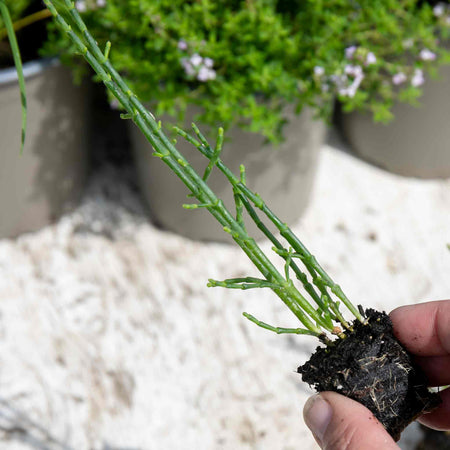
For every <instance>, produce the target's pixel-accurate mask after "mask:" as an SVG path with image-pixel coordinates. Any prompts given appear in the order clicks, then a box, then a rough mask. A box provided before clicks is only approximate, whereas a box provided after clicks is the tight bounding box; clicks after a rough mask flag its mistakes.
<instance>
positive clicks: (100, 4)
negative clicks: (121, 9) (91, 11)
mask: <svg viewBox="0 0 450 450" xmlns="http://www.w3.org/2000/svg"><path fill="white" fill-rule="evenodd" d="M97 6H98V7H99V8H104V7H105V6H106V0H97Z"/></svg>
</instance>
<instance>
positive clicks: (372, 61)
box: [366, 52, 377, 66]
mask: <svg viewBox="0 0 450 450" xmlns="http://www.w3.org/2000/svg"><path fill="white" fill-rule="evenodd" d="M376 62H377V57H376V56H375V54H374V53H372V52H369V53H367V56H366V66H370V65H371V64H375V63H376Z"/></svg>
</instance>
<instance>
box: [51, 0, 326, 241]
mask: <svg viewBox="0 0 450 450" xmlns="http://www.w3.org/2000/svg"><path fill="white" fill-rule="evenodd" d="M287 3H289V5H290V8H294V9H298V6H296V5H297V3H298V2H295V1H292V2H281V1H269V2H267V1H261V0H257V1H253V2H245V1H238V2H236V1H225V2H209V1H204V0H202V1H198V2H185V1H183V0H175V1H168V0H164V1H159V2H153V1H151V0H143V1H139V2H123V1H120V0H112V1H108V2H106V4H105V5H104V6H103V7H101V8H99V7H98V5H97V4H96V3H95V2H89V1H86V2H76V3H75V5H76V6H77V9H78V11H79V12H80V13H81V15H82V17H83V19H84V20H85V21H86V23H87V24H88V26H89V27H90V29H92V31H93V33H94V34H95V35H96V39H97V40H98V42H99V43H100V45H105V44H106V41H107V40H108V39H110V38H113V39H114V41H115V42H117V46H116V47H115V48H114V49H113V51H112V52H111V55H110V58H111V61H113V63H114V65H115V66H116V67H117V68H118V70H119V71H120V72H121V73H123V74H124V75H125V76H126V79H127V80H128V81H129V82H130V85H131V86H132V88H133V89H134V90H135V91H136V92H137V93H138V95H139V97H140V98H141V99H142V101H144V102H147V104H151V105H153V106H154V107H155V111H156V114H157V116H158V117H159V118H161V119H163V121H164V122H165V123H172V124H177V125H179V126H184V125H186V124H190V123H191V122H192V121H194V120H195V121H196V122H198V123H199V125H200V127H201V128H202V130H203V131H204V132H205V134H206V135H208V134H209V131H208V130H210V129H215V128H216V125H217V124H218V123H220V124H223V125H224V128H225V130H226V131H227V132H226V136H227V139H226V141H225V143H224V146H225V151H224V153H223V158H224V160H225V161H226V162H227V164H229V165H230V166H231V167H232V168H233V169H238V167H239V163H240V162H243V163H246V162H249V163H250V164H249V171H250V174H249V175H250V176H252V179H253V180H254V183H255V185H256V188H257V190H258V192H261V193H262V194H264V196H266V197H267V196H269V198H271V199H272V201H273V202H274V203H276V204H277V205H278V206H277V207H278V210H279V212H280V213H281V214H283V215H284V216H285V217H287V220H288V221H289V222H292V221H294V220H296V219H297V218H298V217H299V215H300V214H301V212H302V211H303V209H304V207H305V205H306V203H307V199H308V197H309V193H310V190H311V187H312V181H313V177H314V172H315V167H316V163H317V157H318V151H319V149H320V147H321V145H322V143H323V140H324V134H325V133H324V132H325V125H324V122H323V121H322V120H314V119H315V118H314V116H315V112H314V111H313V110H312V109H310V108H308V107H304V108H302V106H304V105H306V104H307V103H308V100H307V99H308V98H311V89H309V88H308V86H307V83H304V82H302V81H301V80H302V79H304V78H307V74H309V73H311V70H310V69H311V67H313V65H314V64H313V61H307V62H306V60H305V59H304V55H303V53H302V51H301V48H302V45H301V39H302V34H301V33H299V31H298V24H297V23H296V19H294V18H293V16H292V15H291V11H290V10H289V8H286V4H287ZM47 48H48V51H49V52H51V53H55V52H59V54H62V57H63V58H65V59H69V58H70V55H72V52H71V50H72V48H70V47H68V46H67V40H65V39H62V38H61V35H60V32H59V31H57V32H55V33H54V35H53V37H52V39H51V40H50V44H49V45H48V47H47ZM302 61H304V62H302ZM77 70H78V69H77ZM300 110H301V113H300ZM131 137H132V141H133V143H134V151H135V158H136V162H137V172H138V175H139V180H140V184H141V189H142V192H143V195H144V197H145V199H146V200H147V203H148V206H149V208H150V211H151V214H152V216H153V218H154V220H155V222H157V223H159V224H161V225H163V226H164V227H166V228H168V229H171V230H174V231H177V232H179V233H181V234H183V235H185V236H188V237H191V238H199V239H207V240H208V239H214V240H223V239H224V237H223V235H222V234H221V233H220V232H219V233H218V232H217V231H215V227H214V224H213V222H212V221H211V219H210V218H209V217H208V215H206V214H205V213H204V212H202V211H199V212H198V214H195V215H191V214H188V213H187V212H186V211H180V210H179V208H177V207H176V205H177V204H179V202H180V201H182V200H183V199H184V189H183V186H182V185H181V184H180V183H179V182H178V181H177V180H176V178H174V177H173V175H172V174H170V173H169V172H165V171H164V170H163V171H161V170H160V167H159V166H158V165H157V164H155V162H154V161H153V160H152V159H151V158H149V156H148V151H147V146H148V144H147V143H146V141H145V139H143V137H142V136H141V135H140V134H139V133H137V132H136V131H135V129H134V128H132V129H131ZM231 143H232V144H231ZM179 145H181V146H182V147H183V151H187V152H190V154H191V155H192V156H193V157H194V158H197V160H194V166H195V167H197V168H198V169H200V168H201V167H202V166H201V165H202V164H203V162H202V161H201V159H200V158H198V157H197V155H196V154H195V153H194V152H192V149H191V148H190V147H189V146H188V145H187V144H185V143H183V142H180V144H179ZM211 183H212V186H213V187H214V189H215V190H217V191H218V192H219V193H220V194H225V192H226V184H225V183H224V182H223V181H222V180H221V179H220V178H219V179H217V177H216V176H215V175H213V176H212V178H211ZM225 202H226V203H227V204H230V203H231V202H232V195H230V194H228V193H226V194H225ZM292 205H294V206H292Z"/></svg>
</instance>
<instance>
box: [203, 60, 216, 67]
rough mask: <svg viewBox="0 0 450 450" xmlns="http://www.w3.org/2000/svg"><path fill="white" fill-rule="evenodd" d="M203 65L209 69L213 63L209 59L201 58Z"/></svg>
mask: <svg viewBox="0 0 450 450" xmlns="http://www.w3.org/2000/svg"><path fill="white" fill-rule="evenodd" d="M203 64H204V65H205V66H206V67H209V68H210V69H211V68H212V66H213V65H214V61H213V60H212V59H211V58H203Z"/></svg>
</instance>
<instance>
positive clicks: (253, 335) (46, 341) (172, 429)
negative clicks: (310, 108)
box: [0, 138, 450, 450]
mask: <svg viewBox="0 0 450 450" xmlns="http://www.w3.org/2000/svg"><path fill="white" fill-rule="evenodd" d="M331 142H332V143H331V144H330V145H328V146H325V147H324V148H323V152H322V155H321V159H320V166H319V172H318V176H317V183H316V186H315V190H314V193H313V198H312V201H311V204H310V207H309V209H308V210H307V212H306V214H305V215H304V217H303V218H302V220H301V221H300V222H299V223H296V224H294V226H293V228H294V231H295V232H296V233H297V234H298V235H299V236H300V237H301V238H302V240H303V241H304V243H305V244H306V245H307V246H308V248H309V249H310V250H311V251H312V252H313V253H314V254H315V255H316V256H317V257H318V259H319V261H321V262H322V265H323V266H324V267H325V269H326V270H327V271H329V273H330V274H331V275H332V276H333V278H334V279H336V280H338V281H339V283H340V284H341V286H342V287H343V289H344V291H345V292H346V293H347V295H348V296H349V297H350V298H351V299H353V300H354V301H355V302H358V303H361V304H362V305H364V306H372V307H376V308H379V309H382V310H386V311H390V310H391V309H393V308H394V307H396V306H398V305H403V304H407V303H412V302H421V301H426V300H435V299H444V298H448V297H449V292H450V277H449V276H448V275H449V273H450V252H449V251H448V249H447V247H446V244H447V243H448V242H450V226H449V220H448V219H449V212H448V211H449V210H450V180H428V181H427V180H416V179H407V178H402V177H398V176H395V175H392V174H388V173H386V172H384V171H381V170H379V169H377V168H374V167H372V166H369V165H368V164H366V163H364V162H361V161H359V160H357V159H355V158H353V157H352V156H350V155H348V154H346V153H345V152H343V151H341V150H338V149H337V147H342V143H339V142H338V141H337V140H336V138H335V139H333V140H332V141H331ZM132 178H133V175H132V173H131V172H130V169H129V168H127V167H126V166H125V167H123V166H122V167H121V168H118V167H117V166H114V165H104V166H102V167H101V168H100V169H99V170H97V172H96V173H95V175H94V176H93V177H92V179H91V182H90V184H89V186H88V189H87V192H86V194H85V196H84V199H83V201H82V203H81V204H80V206H79V207H78V208H77V209H76V210H75V211H73V212H72V213H71V214H68V215H66V216H64V217H63V218H62V219H61V220H59V221H58V222H57V223H55V224H54V225H52V226H49V227H47V228H45V229H43V230H41V231H39V232H36V233H31V234H28V235H24V236H21V237H20V238H18V239H15V240H0V298H1V303H0V337H1V339H0V447H1V448H5V449H8V450H19V449H20V450H25V449H51V450H62V449H67V450H69V449H70V450H84V449H85V450H152V449H159V448H165V449H168V450H172V449H173V450H178V449H189V450H190V449H230V450H231V449H233V450H237V449H239V450H241V449H242V450H244V449H258V450H259V449H270V450H277V449H280V450H281V449H282V450H288V449H292V450H293V449H298V448H301V449H303V450H308V449H316V448H317V446H316V444H315V443H314V440H313V438H312V437H311V435H310V434H309V432H308V431H307V429H306V427H305V425H304V423H303V420H302V418H301V409H302V405H303V404H304V402H305V400H306V398H307V397H308V396H309V395H310V394H311V390H310V389H309V387H308V386H307V385H305V384H303V383H302V382H301V380H300V378H299V376H298V375H297V374H296V373H295V370H296V367H297V366H298V365H299V364H301V363H303V362H304V361H305V360H306V359H307V358H308V355H309V354H310V353H311V351H312V350H313V349H314V348H315V346H316V342H315V340H314V339H313V338H310V337H306V336H302V337H292V336H276V335H273V334H271V333H269V332H265V331H264V330H262V329H260V328H258V327H256V326H254V325H253V324H251V323H249V322H247V321H245V319H243V318H242V316H241V313H242V311H248V312H250V313H254V314H255V315H256V316H258V317H259V318H260V319H261V320H265V321H268V322H269V323H274V324H276V325H280V326H295V321H293V318H292V317H291V314H290V313H289V311H287V309H286V308H285V307H284V305H282V304H281V302H280V301H279V300H278V299H277V298H276V297H275V296H274V295H273V294H272V293H271V292H269V291H262V290H258V291H247V292H245V293H243V292H242V291H226V290H222V289H219V288H216V289H209V288H207V287H206V282H207V279H208V278H216V279H223V278H228V277H236V276H245V275H252V274H255V270H254V269H253V268H252V266H251V264H250V263H249V262H248V261H247V260H246V257H245V255H244V254H243V253H242V252H241V251H240V250H239V249H238V248H233V247H231V246H227V245H223V244H214V243H198V242H193V241H190V240H187V239H184V238H182V237H180V236H176V235H174V234H171V233H168V232H165V231H163V230H159V229H157V228H155V227H154V226H153V225H152V224H151V223H149V221H148V220H147V218H146V215H145V211H144V209H143V207H142V205H141V202H140V199H139V196H138V194H137V192H136V190H135V189H134V187H133V184H132V183H131V182H130V179H132ZM250 184H251V180H250ZM262 245H263V248H264V249H267V250H268V249H270V246H269V245H268V244H267V243H263V244H262ZM418 434H419V432H418V431H417V428H416V427H415V426H412V427H410V429H408V430H407V432H406V433H405V438H404V440H403V441H402V448H403V449H405V450H406V449H413V448H414V443H415V442H416V441H417V436H418Z"/></svg>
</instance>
